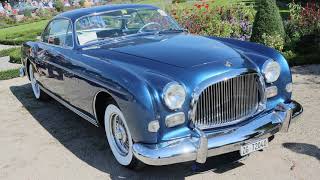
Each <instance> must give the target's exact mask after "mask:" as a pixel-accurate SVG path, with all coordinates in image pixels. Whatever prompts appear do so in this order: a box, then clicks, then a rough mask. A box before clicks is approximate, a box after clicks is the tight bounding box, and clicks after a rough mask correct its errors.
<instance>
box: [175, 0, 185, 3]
mask: <svg viewBox="0 0 320 180" xmlns="http://www.w3.org/2000/svg"><path fill="white" fill-rule="evenodd" d="M186 1H187V0H172V3H183V2H186Z"/></svg>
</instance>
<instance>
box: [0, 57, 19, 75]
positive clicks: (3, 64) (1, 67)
mask: <svg viewBox="0 0 320 180" xmlns="http://www.w3.org/2000/svg"><path fill="white" fill-rule="evenodd" d="M9 60H10V57H9V56H6V57H0V71H6V70H10V69H17V68H20V67H21V64H15V63H10V62H9Z"/></svg>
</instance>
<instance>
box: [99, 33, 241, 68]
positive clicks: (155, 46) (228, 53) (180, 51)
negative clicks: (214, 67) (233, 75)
mask: <svg viewBox="0 0 320 180" xmlns="http://www.w3.org/2000/svg"><path fill="white" fill-rule="evenodd" d="M102 48H107V49H109V50H112V51H116V52H118V53H125V54H128V55H133V56H137V57H142V58H145V59H149V60H153V61H158V62H161V63H165V64H169V65H173V66H177V67H183V68H190V67H194V66H198V65H202V64H208V63H211V62H217V61H226V60H228V59H234V58H240V54H239V53H238V52H237V51H236V50H234V49H232V48H231V47H229V46H227V45H226V44H224V43H222V42H220V41H218V40H214V39H210V38H206V37H202V36H195V35H191V34H185V33H181V34H171V35H150V36H141V37H139V38H137V37H135V38H128V39H126V40H124V41H119V42H117V43H111V44H107V45H104V46H102Z"/></svg>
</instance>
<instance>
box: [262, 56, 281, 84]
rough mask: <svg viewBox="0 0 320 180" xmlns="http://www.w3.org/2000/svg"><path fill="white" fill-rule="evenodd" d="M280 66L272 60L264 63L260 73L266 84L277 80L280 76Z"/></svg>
mask: <svg viewBox="0 0 320 180" xmlns="http://www.w3.org/2000/svg"><path fill="white" fill-rule="evenodd" d="M280 71H281V69H280V64H279V63H278V62H276V61H274V60H268V61H266V62H265V63H264V65H263V69H262V72H263V74H264V77H265V79H266V81H267V83H272V82H275V81H276V80H278V78H279V76H280Z"/></svg>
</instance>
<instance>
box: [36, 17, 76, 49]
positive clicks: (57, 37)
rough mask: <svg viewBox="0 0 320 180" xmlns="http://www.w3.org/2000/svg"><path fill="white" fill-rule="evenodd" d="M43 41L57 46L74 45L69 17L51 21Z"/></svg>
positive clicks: (44, 33)
mask: <svg viewBox="0 0 320 180" xmlns="http://www.w3.org/2000/svg"><path fill="white" fill-rule="evenodd" d="M42 39H43V42H46V43H49V44H54V45H57V46H69V47H72V45H73V43H72V26H71V23H70V21H69V20H67V19H56V20H53V21H51V23H50V24H49V25H48V26H47V29H46V30H45V31H44V32H43V36H42Z"/></svg>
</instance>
